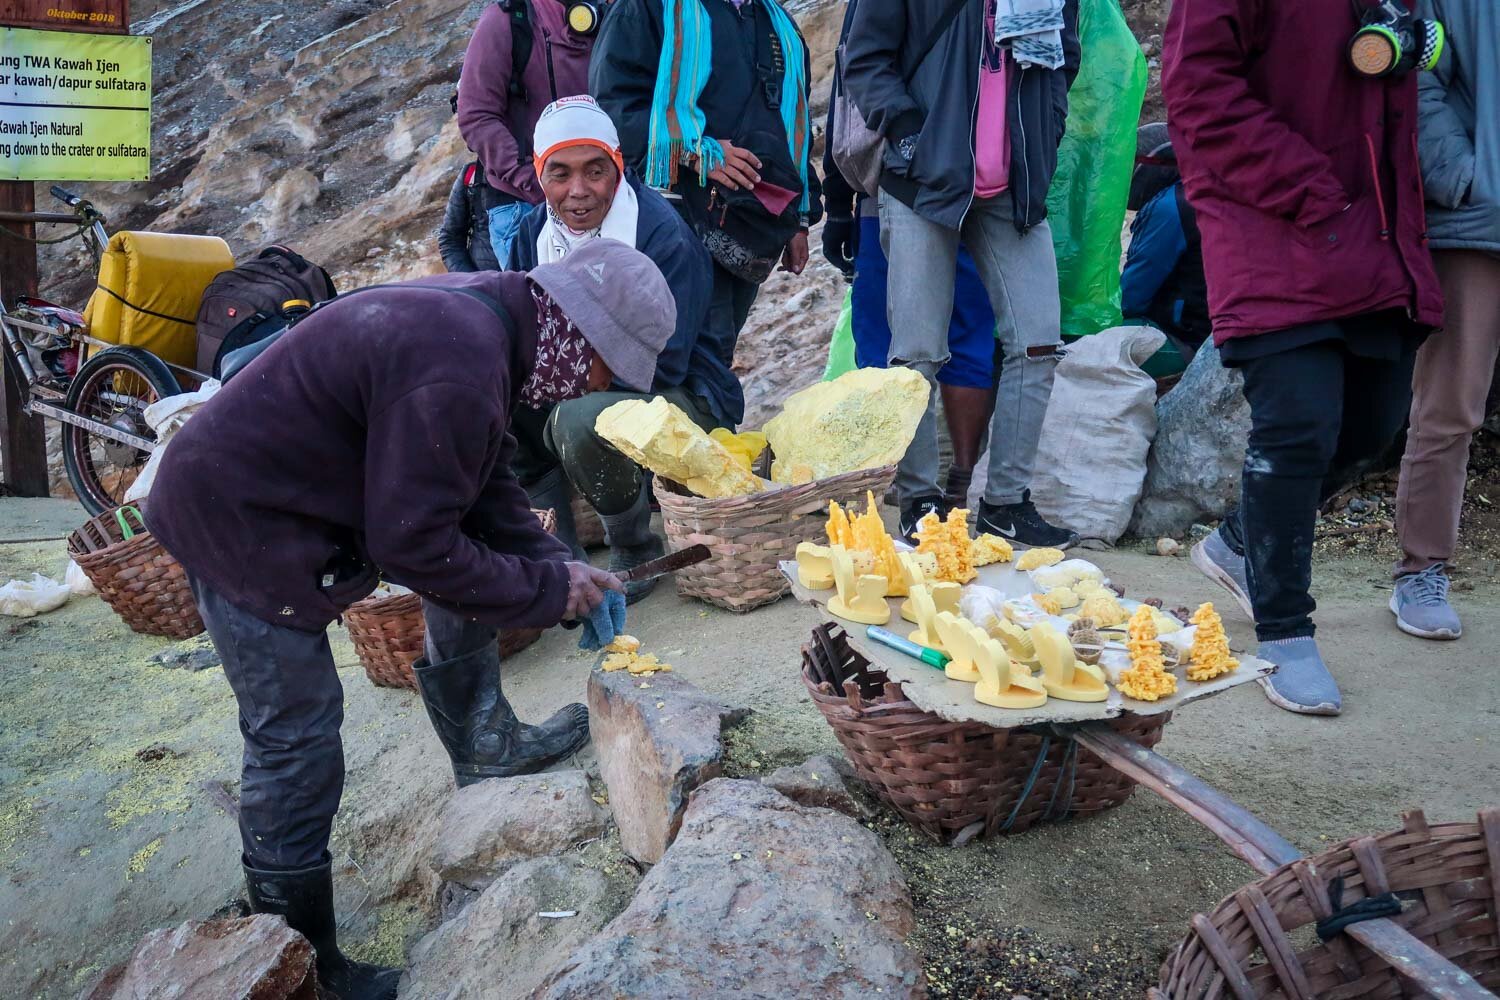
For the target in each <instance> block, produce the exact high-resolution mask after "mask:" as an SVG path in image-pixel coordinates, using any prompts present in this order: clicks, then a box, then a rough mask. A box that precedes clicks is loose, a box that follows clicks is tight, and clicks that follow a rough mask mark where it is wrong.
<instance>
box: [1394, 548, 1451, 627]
mask: <svg viewBox="0 0 1500 1000" xmlns="http://www.w3.org/2000/svg"><path fill="white" fill-rule="evenodd" d="M1391 614H1393V615H1395V616H1396V627H1397V628H1399V629H1400V630H1401V631H1403V632H1405V633H1406V634H1407V635H1414V636H1417V637H1418V638H1422V639H1457V638H1458V637H1459V636H1461V635H1463V634H1464V627H1463V623H1462V622H1460V621H1459V620H1458V612H1457V611H1455V610H1453V605H1452V604H1449V603H1448V574H1447V572H1446V569H1445V567H1444V566H1443V564H1442V563H1435V564H1433V565H1431V566H1429V567H1427V568H1426V569H1424V570H1422V571H1421V572H1420V573H1408V574H1406V575H1405V576H1402V577H1398V578H1397V580H1396V589H1395V591H1393V592H1392V593H1391Z"/></svg>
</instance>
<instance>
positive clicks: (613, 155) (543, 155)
mask: <svg viewBox="0 0 1500 1000" xmlns="http://www.w3.org/2000/svg"><path fill="white" fill-rule="evenodd" d="M572 146H594V147H596V148H598V149H602V150H604V151H605V152H606V153H608V154H609V158H610V159H611V160H613V161H614V163H615V168H616V169H617V170H619V171H620V180H621V181H622V182H623V181H624V179H625V157H623V156H621V155H620V151H619V150H618V149H612V148H610V146H609V144H607V143H604V142H600V141H599V140H598V139H564V140H562V141H561V142H554V143H553V144H552V145H550V146H548V147H547V148H546V149H544V150H542V151H541V152H540V153H533V154H532V161H533V165H534V166H535V167H536V172H537V176H538V177H540V176H541V174H542V167H543V166H544V165H545V164H546V162H547V158H548V157H549V156H551V155H552V154H553V153H555V152H557V151H558V150H559V149H568V148H569V147H572Z"/></svg>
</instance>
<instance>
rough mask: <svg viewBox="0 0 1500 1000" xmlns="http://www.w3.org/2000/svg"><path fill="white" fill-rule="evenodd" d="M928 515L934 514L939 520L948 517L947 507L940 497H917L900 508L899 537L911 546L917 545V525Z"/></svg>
mask: <svg viewBox="0 0 1500 1000" xmlns="http://www.w3.org/2000/svg"><path fill="white" fill-rule="evenodd" d="M928 514H936V515H937V516H938V517H939V518H944V517H947V516H948V505H947V504H945V503H943V498H942V497H940V496H929V497H917V498H916V499H915V500H913V501H911V502H910V503H907V504H902V506H901V537H902V538H904V539H906V540H907V541H908V542H910V543H911V544H913V545H915V544H917V523H918V522H919V521H921V520H922V518H924V517H926V516H927V515H928Z"/></svg>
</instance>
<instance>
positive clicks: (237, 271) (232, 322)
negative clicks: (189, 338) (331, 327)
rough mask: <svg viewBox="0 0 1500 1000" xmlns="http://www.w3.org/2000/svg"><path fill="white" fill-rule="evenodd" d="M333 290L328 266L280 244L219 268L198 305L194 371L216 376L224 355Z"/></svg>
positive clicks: (266, 334)
mask: <svg viewBox="0 0 1500 1000" xmlns="http://www.w3.org/2000/svg"><path fill="white" fill-rule="evenodd" d="M336 294H337V292H336V290H335V289H334V287H333V279H332V278H330V277H329V276H328V272H327V271H325V270H324V269H323V268H321V267H319V266H318V265H316V264H314V263H311V262H310V261H308V260H307V259H306V258H305V257H303V256H302V255H301V254H299V253H296V252H295V251H293V250H291V249H289V248H287V247H284V246H279V245H273V246H268V247H266V248H265V249H264V250H262V251H261V252H260V253H259V254H257V255H256V257H255V259H254V260H247V261H246V262H245V263H243V264H240V265H239V266H237V267H235V268H233V269H231V270H228V271H222V272H220V273H219V274H218V275H217V276H216V277H215V278H214V280H213V281H211V282H209V285H208V288H207V289H205V290H204V292H203V301H202V303H201V304H200V305H199V306H198V370H199V371H200V372H203V373H204V374H208V375H213V376H214V377H215V378H218V377H219V366H220V364H221V362H222V360H223V357H224V355H226V354H228V353H229V352H230V351H233V350H236V349H237V348H241V347H245V346H247V345H249V344H253V343H255V342H256V341H258V340H263V339H264V338H266V337H269V336H270V335H271V334H273V333H275V332H276V331H277V330H281V329H283V328H284V327H286V326H287V324H289V323H291V322H292V321H293V320H295V319H297V318H298V317H299V316H301V315H303V314H304V313H306V312H307V311H308V310H310V309H311V308H312V307H313V306H315V305H317V304H318V303H319V302H323V301H326V300H328V299H331V298H333V297H334V296H335V295H336Z"/></svg>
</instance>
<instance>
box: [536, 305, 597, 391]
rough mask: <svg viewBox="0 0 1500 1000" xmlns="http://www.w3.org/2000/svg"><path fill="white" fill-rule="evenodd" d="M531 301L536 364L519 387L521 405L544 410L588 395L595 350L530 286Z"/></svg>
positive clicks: (554, 306) (558, 310) (558, 311)
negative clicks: (534, 307) (533, 308)
mask: <svg viewBox="0 0 1500 1000" xmlns="http://www.w3.org/2000/svg"><path fill="white" fill-rule="evenodd" d="M531 298H532V301H533V302H535V303H536V364H535V365H534V366H533V367H532V369H531V377H530V378H529V379H527V380H526V384H525V385H523V386H521V402H523V403H525V404H526V405H527V406H529V407H531V408H532V409H533V410H545V409H547V408H548V407H549V406H552V405H554V404H556V403H561V402H562V401H563V400H566V399H577V398H578V397H580V396H582V395H583V394H584V393H586V392H588V387H589V371H590V370H591V369H592V368H593V367H594V348H593V346H592V345H591V344H589V342H588V341H587V340H585V339H584V338H583V334H581V333H579V332H578V328H577V327H576V326H574V325H573V322H572V320H570V319H568V317H567V316H565V315H564V314H563V311H562V309H560V308H559V307H558V305H557V303H556V302H554V301H552V296H550V295H548V294H547V293H546V292H544V291H542V290H541V289H540V288H537V287H535V286H533V287H532V289H531Z"/></svg>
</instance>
